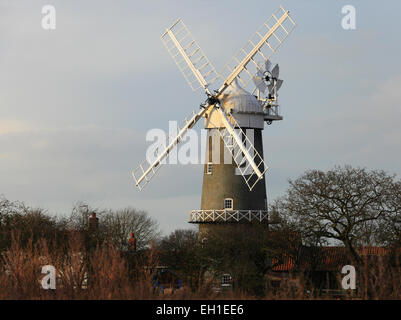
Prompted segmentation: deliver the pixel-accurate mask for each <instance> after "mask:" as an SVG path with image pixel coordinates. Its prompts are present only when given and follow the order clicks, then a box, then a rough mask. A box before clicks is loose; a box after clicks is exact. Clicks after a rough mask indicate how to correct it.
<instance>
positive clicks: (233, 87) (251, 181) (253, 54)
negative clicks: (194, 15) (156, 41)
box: [133, 6, 295, 227]
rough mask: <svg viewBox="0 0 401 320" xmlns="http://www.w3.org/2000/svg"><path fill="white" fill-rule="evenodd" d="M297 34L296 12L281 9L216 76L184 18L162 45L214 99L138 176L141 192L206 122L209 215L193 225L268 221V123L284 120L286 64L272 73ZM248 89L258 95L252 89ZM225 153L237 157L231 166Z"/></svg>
mask: <svg viewBox="0 0 401 320" xmlns="http://www.w3.org/2000/svg"><path fill="white" fill-rule="evenodd" d="M294 28H295V22H294V21H293V20H292V19H291V17H290V15H289V11H287V10H285V9H284V8H283V7H281V6H280V8H279V9H278V10H276V11H275V12H274V13H273V15H272V16H271V17H270V18H269V19H268V20H267V21H266V22H265V23H264V24H263V25H262V27H261V28H260V29H259V30H258V31H257V32H256V33H255V35H254V36H253V37H252V38H251V39H250V40H249V41H248V42H247V43H246V44H245V46H244V47H242V48H241V49H240V50H239V52H238V53H237V54H236V55H235V56H234V57H233V59H232V60H231V61H230V62H229V63H228V64H227V65H226V67H225V68H224V70H223V72H222V74H219V73H217V72H216V70H215V68H214V67H213V65H212V64H211V63H210V61H209V60H208V58H207V57H206V56H205V54H204V53H203V51H202V49H201V48H200V47H199V45H198V44H197V42H196V41H195V40H194V38H193V36H192V35H191V33H190V32H189V30H188V28H187V27H186V26H185V24H184V23H183V22H182V20H180V19H179V20H177V21H176V22H175V23H174V24H173V25H172V26H171V27H169V28H168V29H167V30H166V32H164V33H163V35H162V36H161V39H162V41H163V43H164V44H165V46H166V48H167V50H168V51H169V53H170V54H171V56H172V57H173V59H174V61H175V62H176V64H177V66H178V68H179V69H180V71H181V72H182V74H183V75H184V78H185V79H186V80H187V82H188V84H189V85H190V87H191V88H192V89H193V90H194V91H195V90H197V89H199V88H203V90H204V91H205V93H206V95H207V99H206V101H205V102H204V103H203V104H201V106H200V110H199V111H198V112H195V111H194V112H193V114H192V115H191V117H190V118H189V119H188V120H185V121H184V124H183V126H182V127H181V128H179V129H178V134H177V135H176V136H175V137H170V140H169V143H168V145H167V146H161V147H160V148H158V149H157V150H156V153H155V159H154V160H153V161H148V160H145V161H144V162H143V163H141V164H140V165H139V166H138V167H137V168H136V169H135V170H134V171H133V177H134V179H135V182H136V186H137V187H138V188H139V189H140V190H142V189H143V188H144V187H145V186H146V185H147V184H148V183H149V182H150V180H151V179H152V178H153V177H154V176H155V174H156V172H157V171H158V170H159V169H160V167H161V166H162V164H163V163H165V160H166V158H167V157H168V156H169V154H170V152H171V150H172V149H173V148H174V147H175V146H176V145H177V144H178V143H179V142H180V141H181V140H182V138H183V137H184V136H185V134H186V133H187V132H188V130H189V129H191V128H192V127H194V126H195V124H197V123H198V122H199V120H201V119H202V118H204V124H205V128H206V129H207V130H208V134H207V152H206V158H207V159H206V161H205V166H204V177H203V186H202V201H201V209H200V210H194V211H192V212H191V214H190V222H191V223H199V224H200V227H201V225H205V224H208V223H224V222H242V221H249V222H252V221H259V222H264V221H267V200H266V185H265V183H258V182H259V181H260V180H263V179H264V175H265V172H266V171H267V168H268V167H267V166H266V164H265V163H264V161H263V143H262V130H263V128H264V122H265V121H266V122H267V123H269V124H270V123H272V121H275V120H282V117H281V116H280V115H279V109H278V108H279V105H278V104H277V91H278V90H279V89H280V87H281V85H282V82H283V81H282V80H281V79H279V67H278V65H277V64H276V65H275V66H274V67H273V68H272V64H271V62H270V57H271V55H272V54H273V53H274V52H275V51H276V50H277V49H278V48H279V46H280V45H281V43H282V42H283V41H284V39H285V38H286V37H287V36H288V35H289V34H290V33H291V32H292V30H293V29H294ZM223 77H224V79H225V80H224V81H223V82H222V84H221V85H220V87H219V88H218V89H217V90H211V89H210V88H211V85H212V84H213V85H214V84H215V83H216V81H217V80H219V79H221V78H223ZM247 87H251V89H248V91H247V90H246V89H247ZM248 132H250V133H249V134H248ZM216 151H217V152H216ZM221 151H223V152H221ZM215 153H217V154H218V156H217V157H214V156H213V155H214V154H215ZM222 154H224V155H227V154H229V157H228V158H229V160H230V161H229V163H227V161H224V160H226V159H222ZM215 158H217V159H215ZM216 160H217V161H216ZM231 160H232V161H231Z"/></svg>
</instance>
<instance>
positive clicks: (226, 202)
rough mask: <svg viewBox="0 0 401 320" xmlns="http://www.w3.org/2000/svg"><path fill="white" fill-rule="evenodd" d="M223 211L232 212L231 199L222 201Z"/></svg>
mask: <svg viewBox="0 0 401 320" xmlns="http://www.w3.org/2000/svg"><path fill="white" fill-rule="evenodd" d="M224 209H228V210H233V199H231V198H226V199H224Z"/></svg>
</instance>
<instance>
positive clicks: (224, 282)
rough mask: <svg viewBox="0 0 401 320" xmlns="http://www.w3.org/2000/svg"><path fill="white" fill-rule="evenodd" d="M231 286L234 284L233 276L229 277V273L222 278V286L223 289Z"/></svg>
mask: <svg viewBox="0 0 401 320" xmlns="http://www.w3.org/2000/svg"><path fill="white" fill-rule="evenodd" d="M231 284H232V278H231V275H229V274H228V273H226V274H223V276H222V277H221V286H222V287H231Z"/></svg>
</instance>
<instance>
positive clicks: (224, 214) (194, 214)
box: [189, 210, 268, 223]
mask: <svg viewBox="0 0 401 320" xmlns="http://www.w3.org/2000/svg"><path fill="white" fill-rule="evenodd" d="M245 221H248V222H255V221H257V222H263V221H265V222H267V221H268V213H267V210H192V211H191V213H190V220H189V223H217V222H245Z"/></svg>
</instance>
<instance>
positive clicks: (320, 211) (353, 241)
mask: <svg viewBox="0 0 401 320" xmlns="http://www.w3.org/2000/svg"><path fill="white" fill-rule="evenodd" d="M289 183H290V188H289V189H288V191H287V194H286V195H285V196H284V197H283V198H282V199H280V200H279V201H278V205H279V211H280V214H281V215H282V216H284V217H285V218H286V219H287V220H288V221H290V222H291V223H292V224H293V225H296V226H297V228H298V230H299V231H300V233H301V234H302V237H303V240H304V241H306V242H309V243H312V244H314V245H317V244H325V243H326V244H327V243H341V244H343V245H344V246H345V247H346V248H348V250H349V252H350V254H351V255H352V257H353V258H354V259H355V260H356V262H359V261H360V258H359V256H358V254H357V252H356V250H355V247H356V246H359V245H374V244H388V242H389V241H391V239H390V237H389V235H390V234H389V233H387V234H383V232H382V230H383V228H384V227H385V226H386V227H387V228H389V229H391V230H393V232H395V233H396V231H394V230H395V229H394V227H395V220H396V219H399V214H400V213H401V184H400V182H399V181H396V180H395V176H394V175H389V174H387V173H386V172H384V171H376V170H373V171H368V170H366V169H363V168H362V169H361V168H353V167H351V166H344V167H339V166H337V167H335V168H334V169H332V170H329V171H327V172H323V171H319V170H310V171H307V172H306V173H305V174H303V175H302V176H301V177H299V178H298V179H296V180H295V181H291V180H290V181H289Z"/></svg>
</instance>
